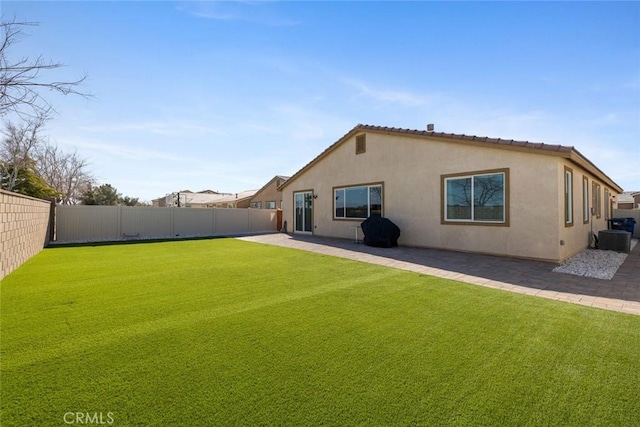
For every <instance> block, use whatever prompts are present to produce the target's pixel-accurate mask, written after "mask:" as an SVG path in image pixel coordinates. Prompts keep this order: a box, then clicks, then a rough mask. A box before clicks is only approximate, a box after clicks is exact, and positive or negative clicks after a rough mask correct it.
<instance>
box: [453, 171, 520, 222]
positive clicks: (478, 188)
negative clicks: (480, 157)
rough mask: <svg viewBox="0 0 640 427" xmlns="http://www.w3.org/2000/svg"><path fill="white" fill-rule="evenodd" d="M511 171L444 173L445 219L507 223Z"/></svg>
mask: <svg viewBox="0 0 640 427" xmlns="http://www.w3.org/2000/svg"><path fill="white" fill-rule="evenodd" d="M508 172H509V170H508V169H501V170H497V171H487V172H470V173H467V174H455V175H443V176H442V187H443V192H444V194H443V222H444V223H479V224H505V225H506V224H507V222H508V221H507V217H508V206H507V191H506V189H507V188H508V187H507V184H508V182H507V181H508Z"/></svg>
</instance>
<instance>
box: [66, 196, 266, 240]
mask: <svg viewBox="0 0 640 427" xmlns="http://www.w3.org/2000/svg"><path fill="white" fill-rule="evenodd" d="M276 217H277V211H276V210H271V209H196V208H192V209H189V208H158V207H140V206H136V207H129V206H84V205H74V206H66V205H59V206H57V207H56V236H55V242H56V243H78V242H98V241H113V240H135V239H164V238H176V237H178V238H181V237H201V236H202V237H205V236H232V235H240V234H248V233H258V232H274V231H277V230H276V227H277V225H276Z"/></svg>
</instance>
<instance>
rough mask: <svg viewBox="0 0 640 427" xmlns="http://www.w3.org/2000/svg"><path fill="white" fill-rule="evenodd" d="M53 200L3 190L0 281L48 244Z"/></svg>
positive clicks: (0, 219) (0, 205) (0, 222)
mask: <svg viewBox="0 0 640 427" xmlns="http://www.w3.org/2000/svg"><path fill="white" fill-rule="evenodd" d="M49 212H50V202H48V201H45V200H40V199H34V198H33V197H28V196H23V195H21V194H16V193H11V192H7V191H4V190H0V280H2V279H3V278H4V277H5V276H7V275H8V274H9V273H11V272H12V271H13V270H15V269H16V268H18V267H20V266H21V265H22V264H23V263H24V262H25V261H27V260H28V259H29V258H31V257H32V256H34V255H36V254H37V253H38V252H40V251H41V250H42V248H44V246H45V244H46V243H47V236H48V234H47V229H48V224H49Z"/></svg>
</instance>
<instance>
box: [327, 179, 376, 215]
mask: <svg viewBox="0 0 640 427" xmlns="http://www.w3.org/2000/svg"><path fill="white" fill-rule="evenodd" d="M333 196H334V209H333V212H334V214H333V217H334V219H366V218H369V217H370V216H376V215H377V216H382V184H375V185H361V186H357V187H342V188H334V190H333Z"/></svg>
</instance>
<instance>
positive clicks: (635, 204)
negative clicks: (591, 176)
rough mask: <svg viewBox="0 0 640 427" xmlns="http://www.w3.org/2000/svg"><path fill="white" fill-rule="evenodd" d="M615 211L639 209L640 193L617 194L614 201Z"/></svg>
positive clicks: (626, 192)
mask: <svg viewBox="0 0 640 427" xmlns="http://www.w3.org/2000/svg"><path fill="white" fill-rule="evenodd" d="M614 206H615V208H616V209H636V208H640V191H625V192H624V193H622V194H619V195H618V196H617V197H616V199H615V201H614Z"/></svg>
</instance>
